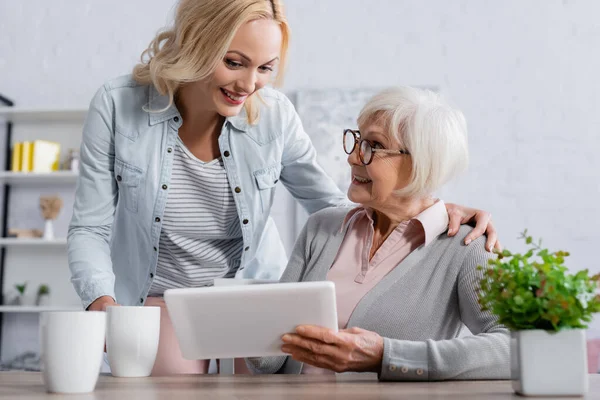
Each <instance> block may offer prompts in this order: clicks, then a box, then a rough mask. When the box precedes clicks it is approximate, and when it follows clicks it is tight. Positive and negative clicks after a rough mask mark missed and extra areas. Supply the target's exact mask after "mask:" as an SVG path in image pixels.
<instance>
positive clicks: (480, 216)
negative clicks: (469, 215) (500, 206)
mask: <svg viewBox="0 0 600 400" xmlns="http://www.w3.org/2000/svg"><path fill="white" fill-rule="evenodd" d="M491 218H492V215H491V214H490V213H488V212H485V211H478V212H477V213H476V214H475V222H476V223H477V225H475V228H473V230H472V231H471V232H470V233H469V234H468V235H467V237H466V238H465V244H466V245H468V244H469V243H471V242H472V241H473V240H475V239H477V238H478V237H480V236H482V235H483V234H484V233H485V231H486V230H487V227H488V224H489V222H490V219H491Z"/></svg>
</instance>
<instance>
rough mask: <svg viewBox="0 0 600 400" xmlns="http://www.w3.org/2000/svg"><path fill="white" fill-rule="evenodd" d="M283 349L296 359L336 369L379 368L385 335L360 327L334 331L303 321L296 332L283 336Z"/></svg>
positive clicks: (340, 370)
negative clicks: (304, 323) (383, 336)
mask: <svg viewBox="0 0 600 400" xmlns="http://www.w3.org/2000/svg"><path fill="white" fill-rule="evenodd" d="M282 340H283V342H284V345H283V346H282V347H281V349H282V350H283V351H284V352H285V353H288V354H290V355H291V356H292V358H293V359H295V360H297V361H300V362H304V363H307V364H310V365H313V366H315V367H319V368H326V369H330V370H332V371H335V372H347V371H357V372H379V370H380V369H381V360H382V359H383V338H382V337H381V336H379V335H378V334H377V333H375V332H371V331H367V330H364V329H360V328H350V329H343V330H341V331H339V332H334V331H332V330H330V329H327V328H322V327H319V326H312V325H301V326H299V327H297V328H296V333H289V334H286V335H284V336H283V337H282Z"/></svg>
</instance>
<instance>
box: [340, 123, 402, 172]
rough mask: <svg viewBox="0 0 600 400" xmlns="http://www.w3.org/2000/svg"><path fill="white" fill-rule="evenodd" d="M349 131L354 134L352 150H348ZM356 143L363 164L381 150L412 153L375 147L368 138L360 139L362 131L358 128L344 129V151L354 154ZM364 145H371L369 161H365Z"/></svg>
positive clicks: (371, 159)
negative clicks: (347, 136) (347, 137)
mask: <svg viewBox="0 0 600 400" xmlns="http://www.w3.org/2000/svg"><path fill="white" fill-rule="evenodd" d="M348 133H351V134H352V136H353V137H354V145H353V146H352V149H351V150H350V151H348V149H346V135H347V134H348ZM356 145H358V158H359V159H360V162H361V163H363V165H369V164H371V163H372V162H373V154H375V153H377V152H379V153H385V154H402V155H410V152H409V151H408V150H389V149H375V148H373V144H372V143H371V142H370V141H368V140H366V139H360V131H359V130H357V129H344V135H343V136H342V146H343V147H344V152H345V153H346V154H348V155H350V154H352V153H353V152H354V149H356ZM363 146H369V148H370V150H371V153H370V154H371V156H370V158H369V160H368V161H365V151H364V150H363V149H362V147H363Z"/></svg>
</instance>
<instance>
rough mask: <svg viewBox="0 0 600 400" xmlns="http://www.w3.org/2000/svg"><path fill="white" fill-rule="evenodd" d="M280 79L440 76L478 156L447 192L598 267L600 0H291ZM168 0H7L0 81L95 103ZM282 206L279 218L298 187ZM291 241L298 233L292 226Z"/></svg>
mask: <svg viewBox="0 0 600 400" xmlns="http://www.w3.org/2000/svg"><path fill="white" fill-rule="evenodd" d="M286 4H287V14H288V18H289V20H290V24H291V26H292V28H293V33H294V36H293V42H292V49H291V57H290V66H289V74H288V77H287V81H286V86H285V90H286V91H290V92H291V91H294V90H297V89H302V88H315V87H349V88H352V87H362V86H370V87H373V86H374V87H380V86H386V85H392V84H413V85H435V86H438V87H440V88H441V90H442V91H443V92H444V93H446V94H447V95H448V96H449V97H450V98H451V99H452V100H453V101H454V102H455V103H456V104H457V105H458V106H459V107H460V108H462V110H463V111H464V113H465V115H466V116H467V119H468V121H469V128H470V145H471V154H472V159H471V168H470V172H469V173H468V174H467V175H466V176H465V177H464V178H463V179H461V180H460V182H458V183H457V184H455V185H454V186H452V187H449V188H448V189H447V190H445V192H444V198H445V200H446V201H453V202H457V203H463V204H467V205H471V206H476V207H480V208H484V209H486V210H489V211H491V212H492V213H493V215H494V219H495V222H496V224H497V227H498V229H499V231H500V235H501V239H502V241H503V243H504V244H505V245H507V246H510V247H519V245H518V242H517V240H516V237H517V235H518V232H519V231H521V230H522V229H524V228H529V230H530V232H531V233H532V234H534V235H536V236H543V237H544V242H545V244H547V245H548V246H550V248H552V249H557V248H562V249H566V250H569V251H571V253H572V257H571V260H570V266H571V267H572V268H573V269H581V268H590V269H591V270H594V271H600V265H599V263H598V261H597V259H598V258H597V256H596V254H595V247H596V246H597V245H598V244H597V242H598V239H600V238H599V235H598V234H597V226H598V225H599V224H600V211H599V208H598V206H597V203H598V198H599V196H598V195H599V194H600V193H599V192H600V157H598V156H597V154H598V152H599V151H600V132H599V128H598V127H599V126H600V112H598V110H599V108H600V74H598V66H599V65H600V53H599V52H598V48H600V22H599V19H598V15H600V2H598V1H595V0H581V1H574V0H571V1H569V0H563V1H558V0H526V1H523V0H505V1H491V0H488V1H481V0H469V1H466V0H463V1H457V0H454V1H445V0H429V1H420V2H415V1H408V0H373V1H364V0H326V1H323V0H287V2H286ZM172 5H173V1H172V0H164V1H161V0H128V1H117V0H105V1H102V2H100V1H93V0H85V1H82V0H80V1H76V0H70V1H69V0H54V1H52V2H49V1H47V0H27V1H12V0H0V93H4V94H6V95H7V96H10V97H12V98H13V99H14V100H15V101H16V102H17V103H18V104H19V105H27V106H59V105H60V106H71V105H76V106H81V105H87V103H88V102H89V99H90V98H91V96H92V94H93V93H94V91H95V90H96V89H97V87H98V86H99V85H100V84H101V83H102V82H103V81H104V80H106V79H108V78H110V77H113V76H116V75H120V74H124V73H127V72H128V71H129V70H130V69H131V67H132V66H133V64H134V62H135V61H136V60H137V58H138V56H139V54H140V53H141V51H142V50H143V49H144V47H145V46H146V45H147V43H148V42H149V40H150V39H151V37H152V35H153V34H154V32H155V31H156V30H157V29H158V28H159V27H160V26H161V25H163V24H164V23H165V22H166V21H167V20H168V14H169V13H170V11H171V8H172ZM279 199H280V203H279V204H278V207H277V209H276V210H275V211H274V213H275V215H276V217H277V219H278V221H279V222H280V225H281V226H282V227H284V224H283V223H282V222H283V221H285V217H286V215H287V211H285V210H286V207H287V206H288V205H289V199H288V198H287V197H285V196H280V197H279ZM284 236H285V238H286V242H287V244H288V245H289V244H290V243H291V241H292V238H291V236H290V234H289V233H287V234H286V233H285V232H284Z"/></svg>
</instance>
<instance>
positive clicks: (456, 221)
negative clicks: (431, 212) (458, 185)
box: [448, 208, 462, 236]
mask: <svg viewBox="0 0 600 400" xmlns="http://www.w3.org/2000/svg"><path fill="white" fill-rule="evenodd" d="M461 220H462V214H461V213H460V211H458V210H457V209H456V208H452V209H450V210H449V211H448V236H454V235H456V233H457V232H458V228H460V223H461Z"/></svg>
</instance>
